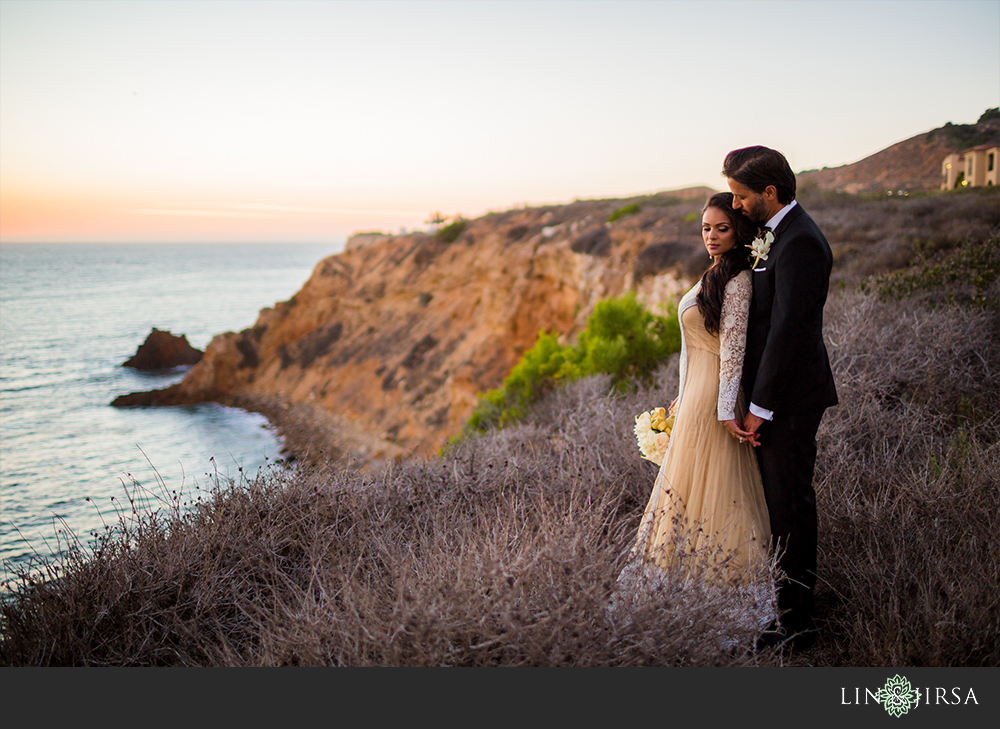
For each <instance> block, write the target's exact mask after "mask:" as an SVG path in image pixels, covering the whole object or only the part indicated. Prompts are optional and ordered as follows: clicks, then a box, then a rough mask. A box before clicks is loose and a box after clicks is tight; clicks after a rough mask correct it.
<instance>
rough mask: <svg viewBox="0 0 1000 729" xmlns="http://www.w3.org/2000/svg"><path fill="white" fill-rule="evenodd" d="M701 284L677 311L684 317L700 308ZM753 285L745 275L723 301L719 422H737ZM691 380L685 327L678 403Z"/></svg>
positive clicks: (728, 288)
mask: <svg viewBox="0 0 1000 729" xmlns="http://www.w3.org/2000/svg"><path fill="white" fill-rule="evenodd" d="M700 290H701V281H699V282H698V283H696V284H695V285H694V286H693V287H692V288H691V290H690V291H688V292H687V293H686V294H684V296H683V297H682V298H681V302H680V305H679V306H678V308H677V315H678V317H680V316H681V315H682V314H683V313H684V311H685V310H686V309H688V308H690V307H691V306H697V296H698V292H699V291H700ZM752 294H753V284H752V283H751V281H750V274H749V272H747V271H743V272H741V273H740V274H738V275H737V276H734V277H733V278H732V279H731V280H730V281H729V283H728V284H726V290H725V294H724V296H723V299H722V313H721V315H720V317H719V400H718V418H719V420H720V421H721V420H733V419H734V418H735V417H736V402H737V399H738V398H739V394H740V379H741V377H742V374H743V356H744V354H745V353H746V337H747V320H748V318H749V314H750V298H751V296H752ZM686 377H687V336H686V335H685V332H684V327H683V326H682V327H681V359H680V386H679V390H678V395H677V396H678V400H679V399H680V396H681V394H683V392H684V381H685V378H686Z"/></svg>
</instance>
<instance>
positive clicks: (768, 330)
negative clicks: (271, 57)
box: [722, 147, 837, 649]
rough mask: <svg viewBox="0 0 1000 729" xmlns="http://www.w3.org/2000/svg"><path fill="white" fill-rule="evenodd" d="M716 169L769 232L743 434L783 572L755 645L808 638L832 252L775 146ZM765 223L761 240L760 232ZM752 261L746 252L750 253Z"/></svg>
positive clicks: (756, 275)
mask: <svg viewBox="0 0 1000 729" xmlns="http://www.w3.org/2000/svg"><path fill="white" fill-rule="evenodd" d="M722 174H723V175H724V176H725V177H726V180H727V182H728V183H729V189H730V190H731V191H732V193H733V208H734V209H736V210H741V211H742V212H743V214H744V215H746V216H747V217H748V218H750V220H752V221H753V222H754V223H756V224H757V225H758V226H760V227H761V228H769V229H770V230H771V231H772V232H773V234H774V240H773V241H772V242H771V245H770V249H769V250H768V251H766V252H765V254H764V255H766V258H765V257H763V256H761V258H760V259H758V260H757V262H756V263H753V266H752V267H753V272H752V276H753V299H752V301H751V304H750V320H749V324H748V326H747V339H746V355H745V357H744V360H743V387H744V391H745V393H746V395H747V397H748V399H749V401H750V408H749V409H750V412H749V413H748V414H747V416H746V419H745V420H744V422H743V430H744V431H745V437H747V438H749V439H750V441H751V442H752V443H753V444H754V445H755V446H757V448H756V451H755V452H756V454H757V462H758V463H759V464H760V471H761V478H762V480H763V482H764V496H765V498H766V500H767V509H768V515H769V517H770V520H771V534H772V540H773V543H774V544H775V545H776V547H777V548H778V549H779V550H783V551H782V552H781V557H780V561H779V564H780V566H781V568H782V570H783V571H784V573H785V578H784V579H783V580H782V581H781V582H780V583H779V584H778V610H779V612H781V613H782V615H781V618H780V621H779V623H778V625H776V626H773V628H772V629H771V630H769V631H768V632H766V633H765V634H764V636H763V637H762V639H761V643H760V644H759V646H760V647H770V646H776V645H779V644H782V643H785V642H786V641H788V644H789V645H791V647H794V648H796V649H802V648H807V647H808V646H810V645H811V644H812V643H813V640H814V636H815V623H814V621H813V589H814V587H815V585H816V494H815V492H814V491H813V487H812V478H813V470H814V467H815V464H816V431H817V430H818V429H819V423H820V420H821V419H822V418H823V411H824V410H825V409H826V408H828V407H831V406H833V405H836V404H837V390H836V388H835V386H834V382H833V372H832V370H831V369H830V362H829V359H828V357H827V353H826V346H825V345H824V343H823V305H824V303H825V302H826V294H827V289H828V287H829V282H830V269H831V268H832V265H833V256H832V255H831V252H830V246H829V245H828V244H827V242H826V238H825V237H823V233H821V232H820V230H819V228H818V227H817V226H816V223H815V222H813V219H812V218H811V217H809V215H808V214H807V213H806V211H805V210H803V209H802V206H801V205H799V204H798V203H796V201H795V174H794V173H793V172H792V169H791V167H790V166H789V164H788V161H787V160H786V159H785V157H784V155H782V154H781V152H778V151H776V150H773V149H769V148H767V147H746V148H744V149H737V150H733V151H732V152H730V153H729V154H728V155H727V156H726V160H725V162H724V163H723V167H722ZM765 236H766V230H764V231H762V233H761V236H760V237H761V238H762V239H763V238H765ZM748 253H749V255H750V257H751V260H753V258H754V253H753V252H749V251H748Z"/></svg>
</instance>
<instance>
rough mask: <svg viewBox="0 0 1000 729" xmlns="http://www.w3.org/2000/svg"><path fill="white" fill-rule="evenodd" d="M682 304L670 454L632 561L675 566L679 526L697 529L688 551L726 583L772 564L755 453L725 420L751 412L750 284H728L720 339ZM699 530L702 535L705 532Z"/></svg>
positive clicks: (745, 276)
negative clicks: (747, 357)
mask: <svg viewBox="0 0 1000 729" xmlns="http://www.w3.org/2000/svg"><path fill="white" fill-rule="evenodd" d="M700 289H701V282H700V281H699V282H698V283H697V284H695V286H694V287H693V288H692V289H691V290H690V291H688V292H687V293H686V294H685V295H684V296H683V297H682V298H681V301H680V304H679V306H678V315H679V317H680V323H681V343H682V344H681V358H680V385H679V390H678V400H677V408H676V412H675V420H674V425H673V429H672V430H671V434H670V442H669V445H668V447H667V452H666V454H665V456H664V458H663V463H662V464H661V466H660V471H659V473H658V474H657V476H656V480H655V482H654V484H653V490H652V493H651V494H650V497H649V502H648V504H647V505H646V509H645V511H644V513H643V518H642V521H641V525H640V527H639V533H638V536H637V540H636V545H635V547H634V549H633V554H634V555H637V554H642V555H643V557H644V558H645V561H646V562H647V563H649V562H651V563H653V564H656V565H659V566H661V567H667V566H668V565H669V564H670V563H671V562H673V561H675V560H676V558H677V549H678V547H677V546H676V544H674V545H672V544H671V537H672V535H673V533H674V531H675V528H674V526H675V523H677V524H678V525H681V526H682V527H690V528H691V529H693V530H695V537H694V538H693V539H692V540H691V541H690V542H689V543H687V544H686V545H685V547H683V548H684V549H686V550H688V551H692V550H701V549H704V550H705V553H704V558H705V559H707V560H708V562H709V563H711V564H714V565H717V566H720V572H721V577H722V578H723V579H726V580H730V581H733V582H738V583H746V582H748V581H749V579H750V571H748V570H747V568H748V567H751V568H753V567H755V566H758V565H762V564H763V563H764V562H765V561H766V560H767V558H768V550H769V543H770V538H771V528H770V523H769V521H768V515H767V504H766V502H765V501H764V489H763V486H762V485H761V479H760V470H759V468H758V466H757V459H756V456H755V455H754V452H753V447H752V446H751V445H750V444H749V443H739V442H738V441H737V440H736V439H735V438H733V436H732V435H730V433H729V431H728V430H726V427H725V426H724V425H723V423H722V421H725V420H730V419H732V418H734V417H735V418H736V419H738V420H740V421H741V422H742V420H743V417H744V415H745V410H744V407H745V406H744V404H743V397H742V394H741V392H740V377H741V372H742V369H743V354H744V349H745V343H746V324H747V316H748V311H749V308H750V297H751V294H752V286H751V282H750V274H749V272H748V271H743V272H741V273H740V274H739V275H737V276H735V277H734V278H733V279H732V280H730V281H729V283H728V284H727V285H726V290H725V295H724V299H723V306H722V314H721V316H720V327H719V329H720V331H719V334H715V335H713V334H709V333H708V331H707V330H706V329H705V320H704V318H703V317H702V315H701V312H700V311H699V310H698V306H697V302H696V301H695V297H696V296H697V294H698V291H699V290H700ZM699 526H700V527H701V531H697V529H698V527H699Z"/></svg>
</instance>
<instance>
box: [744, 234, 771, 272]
mask: <svg viewBox="0 0 1000 729" xmlns="http://www.w3.org/2000/svg"><path fill="white" fill-rule="evenodd" d="M772 243H774V233H773V232H771V231H770V230H759V231H757V237H756V238H754V239H753V243H750V244H749V245H747V246H746V247H747V248H749V249H750V250H751V251H753V257H754V258H753V267H754V268H756V267H757V264H758V263H760V262H761V261H766V260H767V254H768V253H770V251H771V244H772Z"/></svg>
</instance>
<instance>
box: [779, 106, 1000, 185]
mask: <svg viewBox="0 0 1000 729" xmlns="http://www.w3.org/2000/svg"><path fill="white" fill-rule="evenodd" d="M989 143H994V144H1000V112H998V111H997V109H989V110H987V111H986V112H985V113H984V114H983V115H982V116H981V117H980V118H979V121H978V122H977V123H975V124H952V123H950V122H949V123H948V124H945V125H944V126H943V127H939V128H937V129H932V130H931V131H929V132H924V133H923V134H918V135H916V136H914V137H910V138H909V139H906V140H903V141H902V142H898V143H896V144H893V145H892V146H891V147H887V148H885V149H883V150H882V151H881V152H876V153H875V154H873V155H871V156H869V157H865V158H864V159H862V160H860V161H858V162H854V163H853V164H849V165H842V166H840V167H824V168H823V169H820V170H805V171H803V172H799V173H798V174H797V175H796V177H797V178H798V184H799V185H802V186H803V187H808V186H815V187H818V188H819V189H821V190H836V191H838V192H849V193H859V192H886V191H887V190H893V191H898V190H905V191H908V192H915V191H922V192H930V191H933V190H938V189H940V187H941V162H942V160H944V158H945V157H946V156H947V155H949V154H952V153H954V152H962V151H963V150H966V149H969V148H970V147H974V146H977V145H980V144H989Z"/></svg>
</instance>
